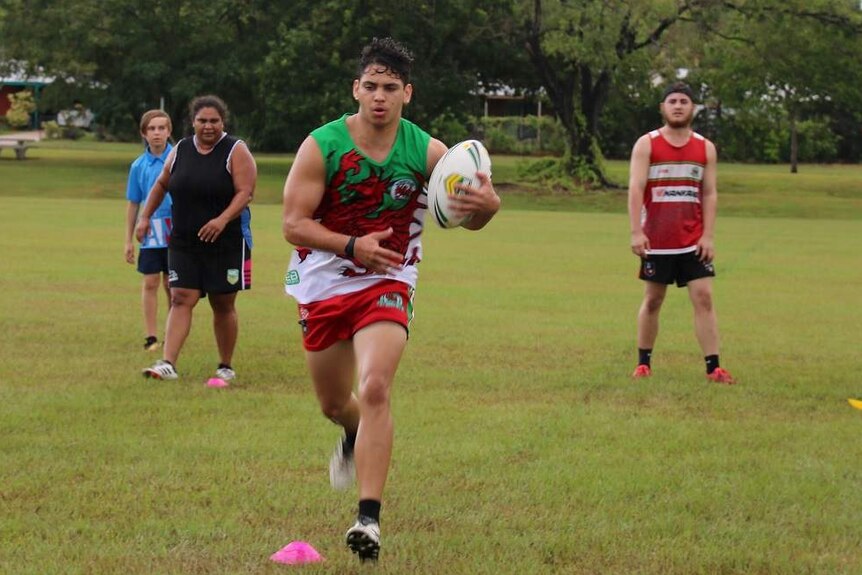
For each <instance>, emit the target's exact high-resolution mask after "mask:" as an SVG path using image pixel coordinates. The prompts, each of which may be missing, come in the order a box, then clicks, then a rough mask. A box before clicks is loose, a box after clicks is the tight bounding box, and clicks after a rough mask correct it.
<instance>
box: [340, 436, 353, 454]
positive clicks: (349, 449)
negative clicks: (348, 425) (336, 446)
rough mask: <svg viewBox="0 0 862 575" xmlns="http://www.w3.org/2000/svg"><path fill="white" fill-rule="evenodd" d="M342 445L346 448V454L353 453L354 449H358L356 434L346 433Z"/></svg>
mask: <svg viewBox="0 0 862 575" xmlns="http://www.w3.org/2000/svg"><path fill="white" fill-rule="evenodd" d="M341 443H342V445H343V446H344V453H353V449H354V448H355V447H356V432H355V431H353V432H348V431H345V432H344V439H343V440H342V442H341Z"/></svg>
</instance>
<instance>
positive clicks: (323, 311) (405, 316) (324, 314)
mask: <svg viewBox="0 0 862 575" xmlns="http://www.w3.org/2000/svg"><path fill="white" fill-rule="evenodd" d="M298 307H299V325H300V327H302V345H303V347H305V349H307V350H308V351H321V350H324V349H326V348H328V347H329V346H331V345H332V344H334V343H336V342H338V341H341V340H345V339H351V338H352V337H353V335H354V334H355V333H356V332H357V331H359V330H360V329H362V328H363V327H366V326H369V325H371V324H372V323H377V322H381V321H391V322H394V323H397V324H398V325H401V326H403V327H404V330H405V331H409V329H408V328H409V325H410V321H411V320H412V319H413V288H411V287H410V286H408V285H407V284H405V283H403V282H399V281H395V280H383V281H381V282H380V283H377V284H374V285H373V286H371V287H369V288H366V289H364V290H360V291H358V292H354V293H349V294H345V295H339V296H335V297H331V298H329V299H325V300H321V301H316V302H312V303H308V304H299V306H298Z"/></svg>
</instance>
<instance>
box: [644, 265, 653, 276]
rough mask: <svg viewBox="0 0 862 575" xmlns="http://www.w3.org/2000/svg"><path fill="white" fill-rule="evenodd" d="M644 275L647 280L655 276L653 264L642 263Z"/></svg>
mask: <svg viewBox="0 0 862 575" xmlns="http://www.w3.org/2000/svg"><path fill="white" fill-rule="evenodd" d="M644 275H645V276H646V277H648V278H651V277H653V276H654V275H655V264H654V263H653V262H651V261H645V262H644Z"/></svg>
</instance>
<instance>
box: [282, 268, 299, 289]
mask: <svg viewBox="0 0 862 575" xmlns="http://www.w3.org/2000/svg"><path fill="white" fill-rule="evenodd" d="M298 283H299V272H298V271H296V270H288V271H287V273H286V274H284V285H286V286H295V285H296V284H298Z"/></svg>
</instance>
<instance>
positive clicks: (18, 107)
mask: <svg viewBox="0 0 862 575" xmlns="http://www.w3.org/2000/svg"><path fill="white" fill-rule="evenodd" d="M7 98H8V99H9V104H10V107H9V110H8V111H7V112H6V122H8V123H9V125H10V126H11V127H13V128H28V127H29V126H30V114H32V113H33V112H34V111H35V110H36V101H35V100H34V99H33V92H31V91H30V90H21V91H20V92H13V93H11V94H9V95H8V96H7Z"/></svg>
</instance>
